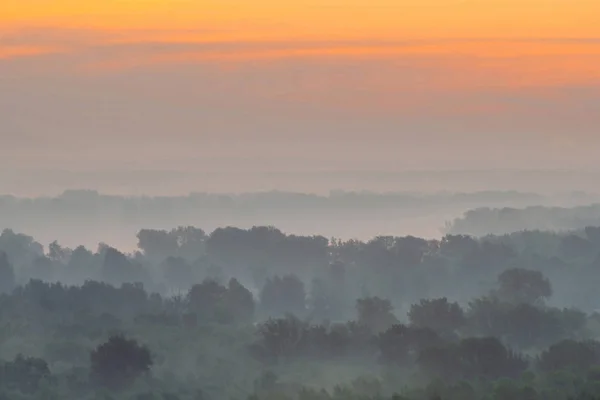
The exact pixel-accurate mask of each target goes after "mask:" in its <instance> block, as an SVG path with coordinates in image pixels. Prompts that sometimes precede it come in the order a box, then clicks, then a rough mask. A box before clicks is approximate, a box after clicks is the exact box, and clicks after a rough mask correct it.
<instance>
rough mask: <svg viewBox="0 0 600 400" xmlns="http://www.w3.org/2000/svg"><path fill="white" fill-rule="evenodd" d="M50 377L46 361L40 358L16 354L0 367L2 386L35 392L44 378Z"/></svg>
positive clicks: (25, 391)
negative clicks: (11, 359)
mask: <svg viewBox="0 0 600 400" xmlns="http://www.w3.org/2000/svg"><path fill="white" fill-rule="evenodd" d="M49 379H50V369H49V368H48V363H46V361H45V360H43V359H41V358H32V357H23V356H22V355H18V356H17V357H16V358H15V359H14V360H13V361H11V362H7V363H5V364H4V365H2V366H1V367H0V383H1V384H2V386H4V388H8V389H16V390H19V391H21V392H23V393H35V392H36V391H37V390H38V389H39V387H40V384H41V383H42V382H43V381H44V380H49Z"/></svg>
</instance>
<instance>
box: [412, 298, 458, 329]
mask: <svg viewBox="0 0 600 400" xmlns="http://www.w3.org/2000/svg"><path fill="white" fill-rule="evenodd" d="M408 317H409V318H410V323H411V324H412V325H413V326H416V327H419V328H430V329H433V330H434V331H436V332H439V333H442V334H445V335H447V334H452V333H454V332H456V330H458V329H459V328H461V327H462V326H463V325H464V324H465V322H466V318H465V314H464V311H463V310H462V308H461V307H460V306H459V305H458V303H450V302H448V299H447V298H445V297H444V298H441V299H432V300H421V301H420V302H419V304H413V305H412V306H411V308H410V311H409V313H408Z"/></svg>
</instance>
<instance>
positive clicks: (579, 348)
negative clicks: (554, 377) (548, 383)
mask: <svg viewBox="0 0 600 400" xmlns="http://www.w3.org/2000/svg"><path fill="white" fill-rule="evenodd" d="M598 362H600V343H598V342H594V341H589V342H576V341H574V340H563V341H561V342H559V343H556V344H554V345H552V346H550V348H548V350H546V351H544V352H543V353H542V354H541V355H540V357H539V359H538V366H539V367H540V369H541V370H543V371H546V372H550V371H559V370H563V369H572V370H574V371H576V372H579V373H581V372H585V371H586V370H588V369H589V368H590V367H592V366H593V365H597V364H598Z"/></svg>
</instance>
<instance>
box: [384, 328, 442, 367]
mask: <svg viewBox="0 0 600 400" xmlns="http://www.w3.org/2000/svg"><path fill="white" fill-rule="evenodd" d="M440 343H441V340H440V337H439V336H438V335H437V334H436V333H435V332H434V331H432V330H431V329H427V328H413V327H409V326H406V325H394V326H392V327H391V328H390V329H388V330H386V331H385V332H383V333H380V334H379V336H377V346H378V348H379V353H380V355H379V357H380V360H381V361H382V362H384V363H392V364H396V365H401V366H405V365H409V363H411V362H414V361H416V359H417V357H418V355H419V354H420V353H421V351H423V350H424V349H426V348H429V347H431V346H434V345H438V344H440Z"/></svg>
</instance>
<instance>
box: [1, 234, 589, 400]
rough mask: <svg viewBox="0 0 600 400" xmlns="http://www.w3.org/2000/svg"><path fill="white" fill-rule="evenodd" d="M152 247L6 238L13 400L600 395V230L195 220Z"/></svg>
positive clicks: (141, 242) (4, 288)
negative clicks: (308, 230)
mask: <svg viewBox="0 0 600 400" xmlns="http://www.w3.org/2000/svg"><path fill="white" fill-rule="evenodd" d="M136 240H137V247H138V250H137V251H135V252H131V253H126V252H122V251H120V250H118V249H116V248H114V247H111V246H109V245H107V244H100V245H99V246H98V248H97V249H94V250H90V249H87V248H85V247H83V246H77V247H74V248H68V247H64V246H61V245H60V244H59V243H58V242H52V243H51V244H50V245H49V246H43V245H41V244H40V243H38V242H37V241H36V240H35V238H34V237H31V236H28V235H26V234H23V233H18V232H15V231H13V230H10V229H6V230H4V231H3V232H2V234H0V323H1V327H2V329H1V331H0V332H1V335H0V355H1V357H0V358H1V361H0V378H1V379H0V395H1V396H4V398H6V399H13V398H15V399H47V398H51V399H99V398H102V399H115V400H116V399H119V400H120V399H136V400H137V399H153V400H154V399H173V400H174V399H190V400H198V399H222V398H230V399H253V400H255V399H286V400H287V399H290V400H292V399H307V400H308V399H311V400H312V399H315V400H316V399H318V400H326V399H336V400H337V399H339V400H342V399H355V400H360V399H382V398H386V399H390V400H392V399H394V400H397V399H408V400H412V399H415V400H431V399H456V400H462V399H472V400H477V399H483V398H491V399H499V400H500V399H502V400H511V399H523V400H531V399H533V400H537V399H540V400H542V399H557V400H563V399H564V400H567V399H577V400H583V399H590V398H594V397H587V396H588V395H597V394H600V392H598V381H597V377H598V371H599V370H600V369H599V368H600V342H597V341H596V339H597V338H598V337H599V336H600V314H599V313H598V311H597V310H598V309H600V296H599V295H598V290H597V288H598V284H599V283H600V275H599V274H598V268H600V227H593V226H588V227H586V228H585V229H581V230H575V231H570V232H542V231H536V232H533V231H522V232H516V233H513V234H510V235H502V236H494V235H487V236H486V237H484V238H474V237H470V236H465V235H445V236H444V237H442V238H441V239H423V238H418V237H415V236H404V237H398V236H378V237H374V238H371V239H369V240H366V241H360V240H352V239H350V240H340V239H327V238H325V237H324V236H321V235H319V234H318V232H315V234H313V235H310V236H298V235H292V234H286V233H285V232H282V231H281V230H279V229H277V228H274V227H265V226H255V227H252V228H250V229H240V228H235V227H222V228H217V229H215V230H214V231H212V232H210V233H208V232H206V231H204V230H202V229H201V228H197V227H192V226H182V227H178V228H173V229H168V230H157V229H142V230H140V231H139V232H138V234H137V237H136ZM565 380H567V382H569V384H568V385H565Z"/></svg>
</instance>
